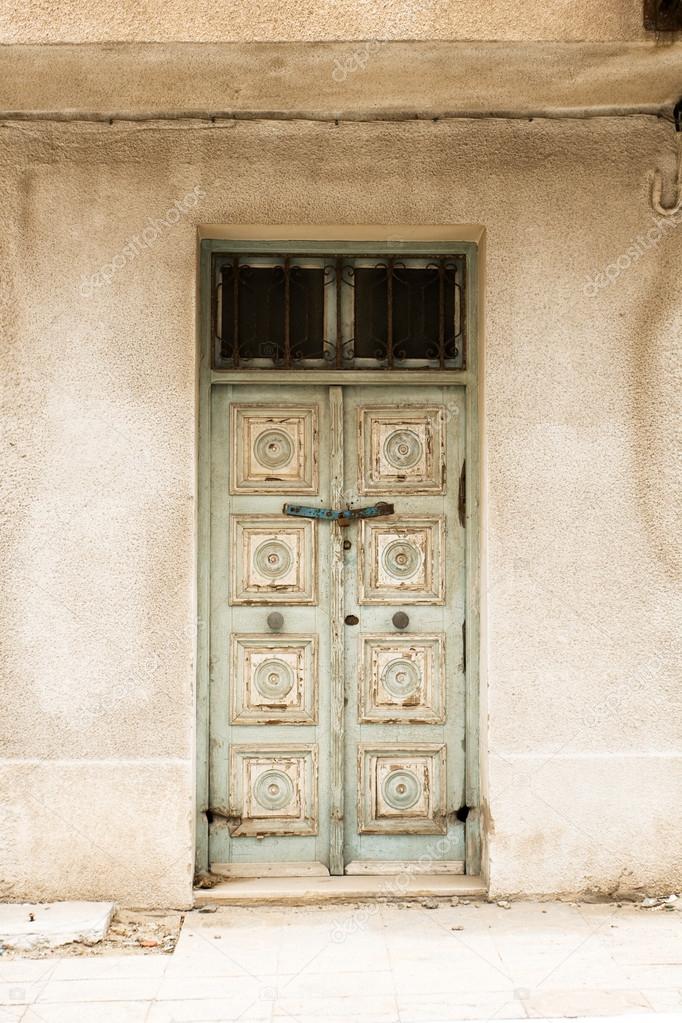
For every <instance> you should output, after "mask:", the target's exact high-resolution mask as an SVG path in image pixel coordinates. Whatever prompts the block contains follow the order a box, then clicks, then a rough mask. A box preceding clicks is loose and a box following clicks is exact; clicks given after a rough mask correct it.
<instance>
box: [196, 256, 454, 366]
mask: <svg viewBox="0 0 682 1023" xmlns="http://www.w3.org/2000/svg"><path fill="white" fill-rule="evenodd" d="M213 275H214V290H213V307H212V322H213V333H214V367H215V368H216V369H242V368H248V367H255V368H266V369H267V368H270V369H272V368H282V369H294V368H297V367H300V368H310V369H315V368H336V369H352V368H354V367H356V366H357V367H358V368H369V369H394V368H405V369H416V368H436V369H438V368H440V369H446V368H447V369H461V368H463V367H464V366H465V365H466V316H465V307H466V258H465V257H464V256H463V255H456V256H455V255H452V256H440V255H439V256H433V257H425V256H419V255H414V256H413V255H409V256H408V255H401V256H400V258H398V257H397V256H395V257H394V256H387V257H383V258H381V257H380V256H378V255H377V256H375V257H373V258H372V257H368V256H366V255H363V256H356V257H349V256H346V255H335V254H329V255H314V256H310V257H308V256H300V255H282V256H272V257H268V256H265V255H263V254H260V255H258V256H248V255H240V256H237V255H233V256H222V255H220V256H215V257H214V261H213Z"/></svg>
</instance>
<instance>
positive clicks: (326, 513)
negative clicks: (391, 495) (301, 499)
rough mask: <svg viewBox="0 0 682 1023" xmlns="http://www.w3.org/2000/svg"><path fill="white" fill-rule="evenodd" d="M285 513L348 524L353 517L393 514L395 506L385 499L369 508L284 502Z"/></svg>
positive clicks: (363, 517)
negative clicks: (337, 507) (318, 506)
mask: <svg viewBox="0 0 682 1023" xmlns="http://www.w3.org/2000/svg"><path fill="white" fill-rule="evenodd" d="M282 511H283V512H284V514H285V515H294V516H296V517H297V518H301V519H324V520H329V521H332V522H338V523H339V524H340V525H342V526H345V525H348V523H349V522H353V520H354V519H376V518H379V517H380V516H383V515H393V513H394V511H395V508H394V506H393V505H392V504H387V503H386V501H379V503H378V504H373V505H370V507H369V508H341V509H339V510H338V511H337V510H336V509H335V508H307V507H306V506H305V505H302V504H285V505H284V507H283V508H282Z"/></svg>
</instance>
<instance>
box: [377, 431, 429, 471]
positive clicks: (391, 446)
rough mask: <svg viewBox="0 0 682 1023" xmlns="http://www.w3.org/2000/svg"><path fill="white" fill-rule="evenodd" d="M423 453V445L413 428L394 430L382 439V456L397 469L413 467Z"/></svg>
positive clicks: (402, 469)
mask: <svg viewBox="0 0 682 1023" xmlns="http://www.w3.org/2000/svg"><path fill="white" fill-rule="evenodd" d="M423 455H424V445H423V444H422V442H421V438H420V437H419V436H418V435H417V434H416V433H415V432H414V430H396V431H395V432H394V433H392V434H391V435H390V436H389V437H387V438H386V440H385V441H384V458H385V459H386V461H387V462H388V464H389V465H391V466H393V468H394V469H397V470H398V471H405V470H406V469H413V468H414V467H415V465H418V464H419V462H420V461H421V460H422V458H423Z"/></svg>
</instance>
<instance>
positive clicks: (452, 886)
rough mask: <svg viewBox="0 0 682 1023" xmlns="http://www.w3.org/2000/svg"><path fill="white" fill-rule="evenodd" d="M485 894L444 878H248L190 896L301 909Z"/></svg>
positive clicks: (473, 881) (475, 881)
mask: <svg viewBox="0 0 682 1023" xmlns="http://www.w3.org/2000/svg"><path fill="white" fill-rule="evenodd" d="M485 894H486V887H485V884H484V883H483V881H482V880H481V878H480V877H470V876H467V875H464V876H462V875H461V874H460V875H456V874H455V875H446V874H417V875H415V874H395V875H393V877H388V876H384V877H378V876H372V875H356V876H348V875H346V876H345V877H250V878H235V879H233V880H230V881H221V882H220V883H219V884H217V885H215V887H213V888H208V889H206V888H202V889H197V890H196V891H195V892H194V904H195V906H206V905H209V904H212V905H218V906H248V905H254V904H258V903H261V904H263V905H269V906H305V905H311V904H315V903H323V902H349V901H353V902H357V901H358V900H367V901H370V902H371V901H374V900H381V901H383V902H404V901H406V900H409V899H423V898H436V899H437V898H443V899H445V898H467V897H472V898H473V897H478V896H481V895H485Z"/></svg>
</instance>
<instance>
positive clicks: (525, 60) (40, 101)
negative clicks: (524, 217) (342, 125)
mask: <svg viewBox="0 0 682 1023" xmlns="http://www.w3.org/2000/svg"><path fill="white" fill-rule="evenodd" d="M681 93H682V43H671V44H668V45H665V46H664V45H660V44H658V45H657V44H656V43H655V42H651V43H649V42H646V43H585V44H583V43H516V44H514V43H492V42H491V43H485V42H476V43H466V42H377V41H372V42H367V43H362V42H348V43H343V42H339V43H310V42H307V43H224V44H208V43H206V44H196V43H172V44H153V43H149V44H141V43H140V44H82V45H60V46H56V45H52V46H31V45H15V46H5V47H0V118H2V119H5V120H7V119H14V118H16V119H41V118H44V119H57V120H71V119H73V120H80V119H89V120H106V119H109V118H113V119H124V120H145V119H178V118H211V117H215V118H226V117H241V118H248V117H253V118H255V117H261V118H265V117H269V118H282V119H284V118H310V119H319V120H327V119H329V120H333V119H336V118H338V119H343V120H369V119H403V118H415V117H459V116H480V117H483V116H490V115H491V114H492V115H498V116H510V117H513V116H529V117H530V116H584V115H587V116H589V115H595V114H605V115H606V114H608V115H611V114H618V113H652V114H657V113H668V114H669V113H670V111H671V109H672V107H673V105H674V104H675V103H676V102H677V100H678V98H679V97H680V94H681Z"/></svg>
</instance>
